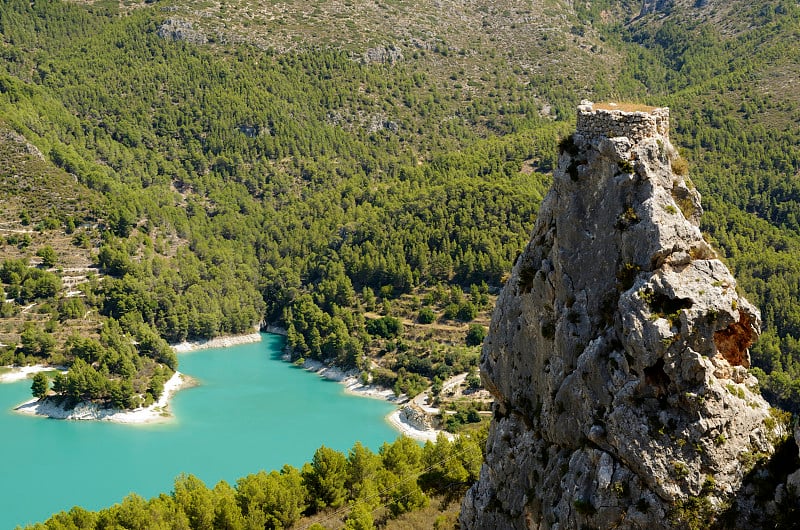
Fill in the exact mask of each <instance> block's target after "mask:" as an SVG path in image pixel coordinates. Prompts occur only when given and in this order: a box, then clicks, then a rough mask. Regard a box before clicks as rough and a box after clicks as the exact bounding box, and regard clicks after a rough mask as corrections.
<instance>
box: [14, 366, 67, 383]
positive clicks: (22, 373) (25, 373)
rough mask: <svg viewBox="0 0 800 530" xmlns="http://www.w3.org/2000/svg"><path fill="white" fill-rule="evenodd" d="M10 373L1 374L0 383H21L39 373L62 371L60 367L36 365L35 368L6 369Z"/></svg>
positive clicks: (15, 367) (17, 367) (18, 367)
mask: <svg viewBox="0 0 800 530" xmlns="http://www.w3.org/2000/svg"><path fill="white" fill-rule="evenodd" d="M4 368H8V369H9V370H10V371H9V372H5V373H2V374H0V383H13V382H14V381H21V380H23V379H27V378H28V377H30V376H31V375H33V374H35V373H38V372H49V371H51V370H60V369H61V368H60V367H52V366H45V365H43V364H36V365H33V366H13V367H4Z"/></svg>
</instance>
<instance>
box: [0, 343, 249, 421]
mask: <svg viewBox="0 0 800 530" xmlns="http://www.w3.org/2000/svg"><path fill="white" fill-rule="evenodd" d="M260 341H261V334H260V333H249V334H247V335H231V336H227V337H217V338H215V339H211V340H206V341H194V342H181V343H180V344H174V345H172V348H173V349H174V350H175V352H176V353H180V354H183V353H189V352H192V351H196V350H205V349H209V348H227V347H229V346H237V345H239V344H251V343H255V342H260ZM54 369H55V368H53V367H50V366H43V365H36V366H23V367H21V368H12V369H11V371H10V372H8V373H4V374H2V375H0V383H5V382H12V381H19V380H21V379H25V378H27V377H29V376H30V375H31V374H34V373H36V372H42V371H49V370H54ZM194 384H195V382H194V380H193V379H192V378H191V377H189V376H187V375H185V374H182V373H180V372H175V373H174V374H173V375H172V377H171V378H170V379H169V381H167V382H166V383H164V391H163V392H162V394H161V397H160V398H159V399H158V401H157V402H155V403H153V404H152V405H150V406H147V407H140V408H138V409H134V410H121V409H114V408H104V407H101V406H100V405H97V404H96V403H79V404H78V405H77V406H75V407H74V408H72V409H64V408H63V407H61V405H60V404H58V403H56V402H55V400H53V399H44V400H41V399H35V398H34V399H31V400H30V401H26V402H25V403H22V404H21V405H18V406H17V407H15V408H14V410H15V411H16V412H19V413H21V414H30V415H34V416H46V417H48V418H54V419H64V420H98V421H113V422H116V423H128V424H144V423H161V422H166V421H170V420H171V419H172V414H171V413H170V411H169V400H170V399H171V398H172V396H173V395H174V394H175V392H177V391H178V390H180V389H181V388H186V387H189V386H193V385H194Z"/></svg>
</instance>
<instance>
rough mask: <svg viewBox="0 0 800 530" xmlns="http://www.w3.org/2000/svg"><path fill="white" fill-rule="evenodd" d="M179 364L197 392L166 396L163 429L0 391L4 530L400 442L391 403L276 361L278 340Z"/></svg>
mask: <svg viewBox="0 0 800 530" xmlns="http://www.w3.org/2000/svg"><path fill="white" fill-rule="evenodd" d="M263 339H264V340H263V341H262V342H261V343H257V344H247V345H242V346H234V347H232V348H222V349H211V350H202V351H197V352H192V353H187V354H181V355H180V356H179V362H180V370H181V372H183V373H185V374H187V375H190V376H192V377H194V378H195V379H197V380H198V382H199V383H200V386H197V387H194V388H189V389H184V390H181V391H180V392H178V393H177V394H176V395H175V396H174V397H173V399H172V402H171V409H172V413H173V415H174V418H173V420H172V421H171V422H170V423H162V424H151V425H121V424H114V423H111V422H83V421H63V420H50V419H47V418H38V417H30V416H25V415H21V414H16V413H14V412H12V410H11V409H12V408H13V407H14V406H15V405H17V404H19V403H21V402H23V401H26V400H28V399H30V380H25V381H21V382H19V383H8V384H0V459H2V460H0V461H1V462H2V471H0V477H2V478H0V528H2V529H6V528H14V527H15V526H16V525H24V524H31V523H34V522H37V521H43V520H44V519H46V518H48V517H49V516H50V515H51V514H53V513H55V512H58V511H61V510H69V509H70V508H71V507H72V506H74V505H80V506H83V507H84V508H87V509H99V508H102V507H106V506H110V505H112V504H114V503H117V502H119V501H121V500H122V498H123V497H124V496H125V495H127V494H129V493H131V492H135V493H137V494H139V495H141V496H143V497H145V498H150V497H152V496H154V495H157V494H159V493H161V492H170V491H171V490H172V484H173V481H174V479H175V477H176V476H178V475H179V474H180V473H184V472H185V473H192V474H194V475H196V476H198V477H199V478H201V479H202V480H203V481H204V482H205V483H206V485H208V486H209V487H213V486H214V484H216V483H217V482H218V481H220V480H223V479H224V480H227V481H228V482H230V483H231V484H234V482H235V481H236V479H237V478H239V477H242V476H244V475H247V474H249V473H255V472H257V471H258V470H260V469H266V470H271V469H280V468H281V466H283V465H284V464H291V465H293V466H296V467H300V466H301V465H302V464H303V462H306V461H310V460H311V458H312V456H313V455H314V451H316V449H317V448H318V447H319V446H320V445H323V444H324V445H326V446H327V447H332V448H334V449H338V450H339V451H343V452H346V451H347V450H348V449H349V448H350V447H351V446H352V445H353V443H355V442H356V441H361V442H362V443H363V444H364V445H366V446H368V447H370V448H372V449H373V450H377V449H378V448H379V447H380V445H381V444H382V443H383V442H385V441H389V442H391V441H392V440H394V439H395V438H397V436H399V433H397V432H396V431H395V430H394V429H392V428H391V427H390V426H389V424H388V423H387V422H386V421H385V416H386V415H387V414H389V412H391V411H392V410H393V409H394V406H393V405H392V404H390V403H387V402H384V401H380V400H376V399H367V398H362V397H357V396H351V395H347V394H345V393H344V387H343V386H342V385H340V384H339V383H336V382H332V381H326V380H324V379H322V378H320V377H319V376H317V375H316V374H312V373H309V372H307V371H305V370H302V369H300V368H297V367H295V366H293V365H291V364H289V363H286V362H283V361H281V360H280V351H281V348H282V347H283V337H280V336H277V335H267V334H265V335H263Z"/></svg>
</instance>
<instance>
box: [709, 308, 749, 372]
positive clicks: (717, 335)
mask: <svg viewBox="0 0 800 530" xmlns="http://www.w3.org/2000/svg"><path fill="white" fill-rule="evenodd" d="M754 341H755V331H753V327H752V325H751V323H750V317H748V316H747V314H746V313H745V312H743V311H742V312H740V313H739V321H738V322H734V323H733V324H731V325H730V326H728V327H727V328H725V329H721V330H719V331H715V332H714V344H715V345H716V347H717V351H718V352H719V353H720V354H722V357H724V358H725V360H726V361H728V362H729V363H730V365H731V366H744V367H745V368H750V358H749V356H748V354H747V348H749V347H750V345H751V344H753V342H754Z"/></svg>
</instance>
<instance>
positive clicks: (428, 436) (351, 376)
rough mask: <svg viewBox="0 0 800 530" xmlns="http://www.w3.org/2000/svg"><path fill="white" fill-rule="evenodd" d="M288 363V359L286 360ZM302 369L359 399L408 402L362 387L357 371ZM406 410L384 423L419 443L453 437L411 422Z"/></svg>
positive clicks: (313, 365)
mask: <svg viewBox="0 0 800 530" xmlns="http://www.w3.org/2000/svg"><path fill="white" fill-rule="evenodd" d="M286 360H287V362H288V358H287V359H286ZM303 368H304V369H305V370H307V371H309V372H313V373H315V374H317V375H319V376H320V377H323V378H325V379H329V380H331V381H336V382H338V383H341V384H342V385H344V391H345V393H346V394H351V395H354V396H359V397H366V398H372V399H381V400H384V401H389V402H390V403H395V404H397V405H404V404H406V403H408V402H409V399H408V397H406V396H405V394H403V395H400V396H396V395H395V393H394V391H392V390H390V389H388V388H384V387H381V386H377V385H364V384H363V383H361V381H360V380H359V373H358V371H357V370H350V371H347V372H345V371H343V370H341V369H340V368H337V367H335V366H327V365H325V364H323V363H321V362H319V361H313V360H306V361H305V362H304V363H303ZM406 408H407V407H403V408H398V409H397V410H394V411H392V412H391V413H389V414H388V415H387V416H386V418H385V419H386V422H387V423H388V424H389V425H391V426H392V427H393V428H394V429H396V430H397V431H399V432H400V434H403V435H405V436H408V437H409V438H411V439H413V440H417V441H419V442H427V441H431V442H433V441H436V438H437V437H438V436H439V434H444V435H445V436H446V437H447V438H449V439H452V438H453V435H452V434H451V433H449V432H447V431H444V430H441V429H433V428H429V427H426V426H423V425H421V424H419V423H418V422H415V421H413V419H412V418H410V417H409V415H408V414H407V413H406Z"/></svg>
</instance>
